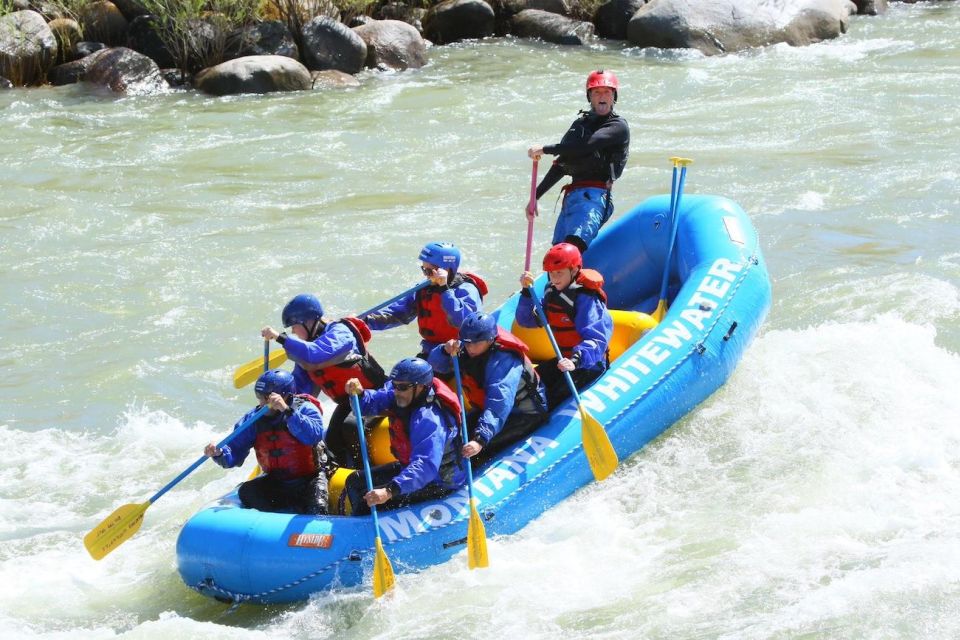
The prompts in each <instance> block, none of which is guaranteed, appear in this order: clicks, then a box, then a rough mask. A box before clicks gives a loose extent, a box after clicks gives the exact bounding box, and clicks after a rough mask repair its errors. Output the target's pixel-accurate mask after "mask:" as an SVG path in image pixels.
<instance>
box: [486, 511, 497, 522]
mask: <svg viewBox="0 0 960 640" xmlns="http://www.w3.org/2000/svg"><path fill="white" fill-rule="evenodd" d="M496 515H497V514H496V513H494V512H493V511H484V512H483V520H484V522H490V521H491V520H493V518H494V516H496Z"/></svg>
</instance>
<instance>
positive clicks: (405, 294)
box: [357, 280, 430, 319]
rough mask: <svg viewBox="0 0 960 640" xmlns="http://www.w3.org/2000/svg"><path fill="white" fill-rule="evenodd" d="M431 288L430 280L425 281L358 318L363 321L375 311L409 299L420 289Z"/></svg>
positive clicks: (359, 315) (361, 314)
mask: <svg viewBox="0 0 960 640" xmlns="http://www.w3.org/2000/svg"><path fill="white" fill-rule="evenodd" d="M429 286H430V281H429V280H424V281H423V282H421V283H420V284H417V285H414V286H412V287H410V288H409V289H407V290H406V291H404V292H403V293H398V294H397V295H395V296H393V297H392V298H390V299H389V300H387V301H386V302H381V303H380V304H378V305H377V306H375V307H374V308H373V309H367V310H366V311H364V312H363V313H360V314H358V315H357V317H358V318H361V319H362V318H363V317H364V316H368V315H370V314H371V313H373V312H374V311H379V310H380V309H383V308H384V307H386V306H389V305H391V304H393V303H394V302H396V301H397V300H400V299H401V298H405V297H407V296H408V295H410V294H411V293H416V292H417V291H420V289H423V288H424V287H429Z"/></svg>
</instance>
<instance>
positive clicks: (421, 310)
mask: <svg viewBox="0 0 960 640" xmlns="http://www.w3.org/2000/svg"><path fill="white" fill-rule="evenodd" d="M466 282H469V283H470V284H472V285H474V286H475V287H476V288H477V291H479V292H480V299H481V300H483V297H484V296H485V295H487V291H488V289H487V283H486V282H484V281H483V279H482V278H480V276H477V275H474V274H472V273H466V272H458V273H457V275H455V276H453V280H451V281H450V287H449V288H451V289H456V288H457V287H459V286H460V285H462V284H464V283H466ZM445 289H446V287H438V286H436V285H430V286H429V287H424V288H423V289H420V290H419V291H417V294H416V303H417V325H418V327H419V329H420V337H422V338H423V339H424V340H429V341H430V342H434V343H437V344H439V343H441V342H446V341H447V340H451V339H453V338H457V337H459V336H460V327H455V326H453V325H452V324H450V321H449V320H448V319H447V314H446V313H445V312H444V310H443V305H442V304H441V302H440V294H442V293H443V292H444V290H445Z"/></svg>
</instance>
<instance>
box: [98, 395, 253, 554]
mask: <svg viewBox="0 0 960 640" xmlns="http://www.w3.org/2000/svg"><path fill="white" fill-rule="evenodd" d="M269 409H270V407H268V406H266V405H264V406H262V407H260V408H259V409H257V411H255V412H254V414H253V415H252V416H250V417H249V418H247V419H246V420H245V421H244V422H243V424H241V425H240V426H238V427H237V428H236V429H234V430H233V433H231V434H230V435H228V436H227V437H226V438H224V439H223V440H221V441H220V442H219V443H218V444H217V448H218V449H219V448H221V447H223V446H224V445H226V444H227V443H228V442H230V441H231V440H233V439H234V438H236V437H237V436H238V435H240V432H241V431H243V430H244V429H246V428H247V427H249V426H250V425H252V424H253V423H254V422H256V421H257V420H258V419H259V418H260V416H262V415H263V414H265V413H266V412H267V411H268V410H269ZM206 459H207V456H201V457H200V458H199V459H198V460H197V461H196V462H194V463H193V464H192V465H190V466H189V467H187V468H186V469H185V470H184V471H183V473H181V474H180V475H178V476H177V477H176V478H174V479H173V480H171V481H170V482H169V483H168V484H167V485H166V486H165V487H164V488H163V489H160V491H157V492H156V493H155V494H153V497H151V498H150V499H149V500H147V501H146V502H141V503H140V504H125V505H123V506H122V507H120V508H118V509H117V510H116V511H114V512H113V513H111V514H110V515H109V516H107V518H106V519H105V520H104V521H103V522H101V523H100V524H98V525H97V526H96V527H94V528H93V529H92V530H91V531H90V533H88V534H87V535H85V536H84V537H83V545H84V546H85V547H86V548H87V551H88V552H89V553H90V555H91V556H92V557H93V559H94V560H100V559H101V558H103V557H104V556H105V555H107V554H108V553H110V552H111V551H113V550H114V549H116V548H117V547H119V546H120V545H121V544H123V543H124V542H126V541H127V540H128V539H129V538H130V537H131V536H132V535H133V534H135V533H136V532H137V531H138V530H139V529H140V525H141V524H143V514H144V512H145V511H146V510H147V507H149V506H150V505H151V504H153V503H154V502H156V501H157V499H158V498H159V497H160V496H162V495H163V494H165V493H166V492H167V491H169V490H170V489H172V488H173V487H174V485H176V484H177V483H178V482H180V481H181V480H183V479H184V478H186V477H187V476H188V475H190V474H191V473H193V470H194V469H196V468H197V467H199V466H200V465H201V464H203V463H204V461H205V460H206Z"/></svg>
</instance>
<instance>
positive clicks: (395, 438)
mask: <svg viewBox="0 0 960 640" xmlns="http://www.w3.org/2000/svg"><path fill="white" fill-rule="evenodd" d="M425 402H436V403H439V405H440V410H441V411H443V410H445V411H449V412H450V413H452V414H453V415H454V418H455V419H456V423H457V425H459V424H460V415H461V408H460V399H459V398H457V393H456V392H455V391H454V390H453V389H451V388H450V387H449V386H447V384H446V383H445V382H444V381H443V380H441V379H440V378H434V379H433V395H432V397H430V396H429V394H428V399H427V400H426V401H425ZM418 406H420V405H416V406H414V407H411V410H410V414H412V413H413V412H414V411H415V410H416V408H417V407H418ZM410 414H408V415H410ZM387 417H388V418H389V423H390V450H391V451H392V452H393V455H394V457H395V458H396V459H397V460H399V461H400V464H402V465H403V466H407V465H408V464H410V455H411V454H412V453H413V444H412V443H411V442H410V426H409V425H408V424H407V421H406V419H405V418H402V417H400V416H399V415H397V414H396V413H395V412H394V411H393V410H388V411H387Z"/></svg>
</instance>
